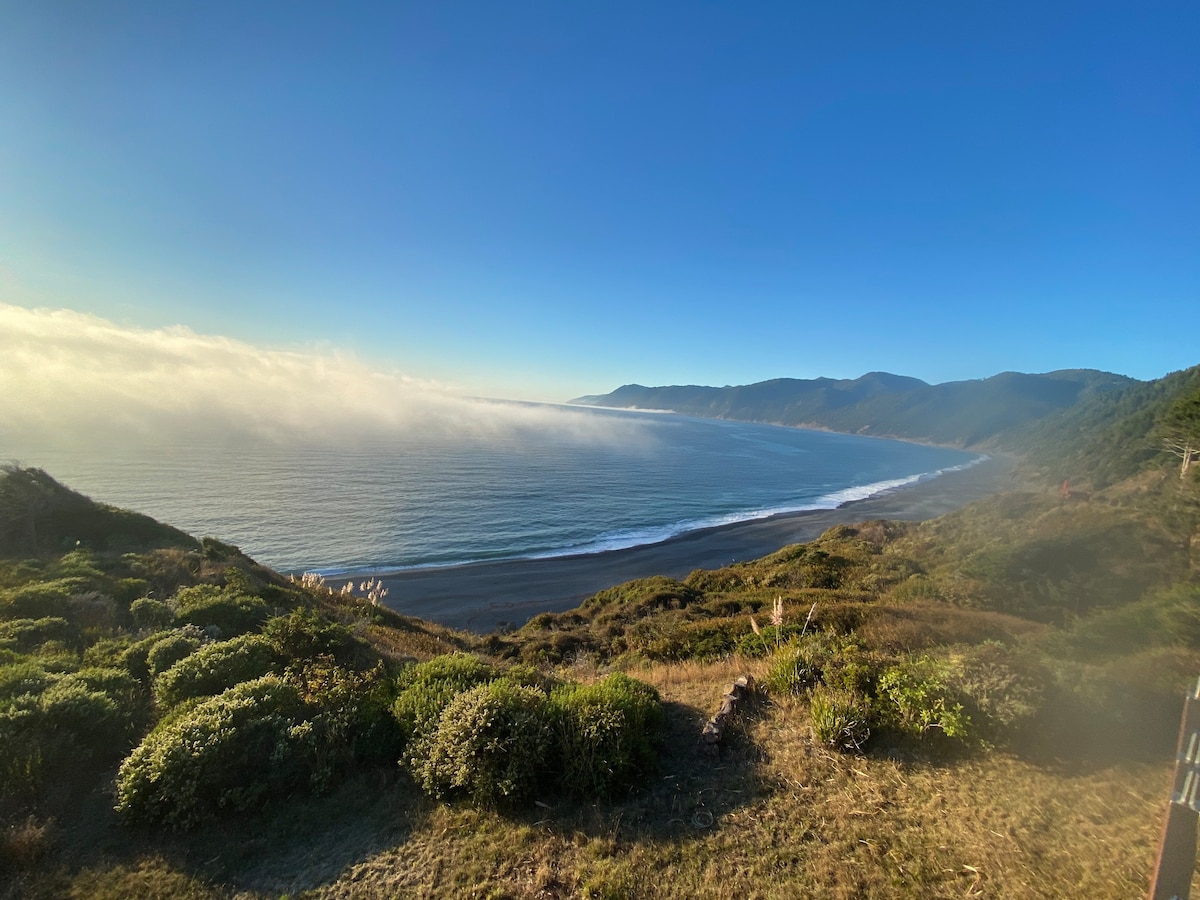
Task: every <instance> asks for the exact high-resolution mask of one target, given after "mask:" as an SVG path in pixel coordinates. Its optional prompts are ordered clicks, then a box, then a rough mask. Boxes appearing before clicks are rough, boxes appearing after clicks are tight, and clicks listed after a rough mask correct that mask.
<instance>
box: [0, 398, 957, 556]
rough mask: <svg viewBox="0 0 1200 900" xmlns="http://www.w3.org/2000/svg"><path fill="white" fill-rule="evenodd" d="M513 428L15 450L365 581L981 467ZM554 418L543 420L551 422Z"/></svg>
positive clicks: (588, 422) (18, 455) (574, 419)
mask: <svg viewBox="0 0 1200 900" xmlns="http://www.w3.org/2000/svg"><path fill="white" fill-rule="evenodd" d="M513 407H514V409H516V408H518V407H519V408H520V409H521V412H522V415H521V416H520V417H519V419H518V420H515V421H514V423H513V424H512V426H511V427H505V426H503V425H497V424H496V422H494V421H493V422H491V423H489V425H488V427H487V428H473V427H470V425H469V423H464V424H461V425H455V426H451V427H447V426H445V425H444V424H443V425H442V426H440V427H437V428H431V429H428V430H425V429H422V428H418V427H413V428H407V429H397V430H396V431H394V432H393V433H390V434H383V435H379V434H377V435H374V436H354V435H347V436H345V437H341V438H339V437H337V436H328V435H326V436H322V437H320V438H319V439H318V438H315V437H314V438H312V439H307V438H303V437H297V438H294V439H288V440H280V439H274V440H270V439H265V438H263V439H256V440H249V439H242V440H239V441H236V442H232V441H228V440H216V439H214V440H212V441H205V440H188V441H178V440H176V441H168V440H157V441H152V440H142V441H137V442H132V443H131V444H130V445H128V446H124V447H116V446H110V445H103V446H97V447H93V448H90V449H88V450H86V451H84V450H79V449H62V448H60V449H45V448H42V449H38V448H20V447H16V446H12V445H10V446H2V445H0V458H3V459H4V460H5V461H9V462H18V463H20V464H21V465H27V466H37V467H40V468H43V469H45V470H46V471H47V472H49V473H50V474H51V475H52V476H53V477H55V478H56V479H58V480H59V481H60V482H62V483H63V484H65V485H67V486H68V487H71V488H73V489H75V490H77V491H80V492H81V493H83V494H86V495H88V496H89V497H91V498H92V499H94V500H97V501H100V502H104V503H109V504H113V505H115V506H120V507H123V508H127V509H133V510H136V511H138V512H141V513H145V514H147V515H150V516H153V517H154V518H156V519H159V520H161V521H163V522H166V523H169V524H171V525H174V526H176V527H178V528H181V529H183V530H184V531H187V532H189V533H191V534H194V535H196V536H198V537H199V536H212V537H216V538H219V539H220V540H222V541H226V542H228V543H232V544H236V545H237V546H238V547H240V548H241V549H242V550H243V551H244V552H246V553H248V554H249V555H250V556H252V557H254V558H255V559H257V560H258V561H259V562H262V563H265V564H267V565H270V566H272V567H274V568H276V569H279V570H280V571H283V572H293V573H298V572H302V571H318V572H321V573H323V574H326V575H338V574H359V573H365V572H370V571H388V570H397V569H407V568H414V567H432V566H448V565H455V564H460V563H467V562H478V561H490V560H502V559H528V558H538V557H553V556H569V555H574V554H581V553H595V552H601V551H604V550H615V549H620V548H626V547H634V546H639V545H642V544H652V543H656V542H659V541H662V540H665V539H667V538H670V537H673V536H676V535H680V534H683V533H685V532H688V531H691V530H694V529H700V528H707V527H711V526H716V525H722V524H729V523H734V522H739V521H745V520H748V519H756V518H763V517H767V516H772V515H776V514H780V513H786V512H796V511H801V510H810V509H824V508H832V507H836V506H838V505H840V504H842V503H844V502H847V501H850V500H856V499H862V498H865V497H868V496H872V495H874V494H877V493H880V492H883V491H886V490H890V489H894V488H897V487H900V486H903V485H907V484H911V483H913V482H915V481H918V480H921V479H925V478H931V477H936V476H937V475H938V474H939V473H942V472H944V471H947V470H950V469H955V468H961V467H963V466H967V465H971V464H972V463H973V462H975V461H977V460H978V459H979V457H978V456H977V455H975V454H971V453H966V452H963V451H958V450H952V449H945V448H938V447H928V446H923V445H919V444H913V443H907V442H902V441H893V440H885V439H879V438H867V437H859V436H852V435H842V434H832V433H827V432H818V431H808V430H803V429H797V428H786V427H781V426H772V425H755V424H747V423H740V422H729V421H718V420H710V419H697V418H691V417H686V416H679V415H673V414H664V413H650V412H631V411H617V410H605V409H590V408H583V407H570V408H566V407H546V409H545V414H544V415H542V412H541V411H540V409H539V407H538V405H533V404H519V405H518V404H514V405H513ZM539 417H540V418H539Z"/></svg>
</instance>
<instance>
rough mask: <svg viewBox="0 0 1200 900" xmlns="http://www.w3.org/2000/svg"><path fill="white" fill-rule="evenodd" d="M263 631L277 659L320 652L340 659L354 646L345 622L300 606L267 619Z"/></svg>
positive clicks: (308, 656) (300, 658) (298, 658)
mask: <svg viewBox="0 0 1200 900" xmlns="http://www.w3.org/2000/svg"><path fill="white" fill-rule="evenodd" d="M263 634H264V635H265V636H266V637H267V639H268V640H270V642H271V644H272V645H273V646H274V647H275V652H276V653H278V654H279V657H280V658H281V659H287V660H291V661H293V662H299V661H305V660H315V659H317V658H318V657H321V656H332V657H333V658H334V659H337V660H339V661H344V660H345V659H346V658H347V657H348V656H349V655H350V654H351V653H352V652H353V651H354V649H355V646H356V645H355V642H354V639H353V638H352V637H351V635H350V632H349V631H348V630H347V629H346V627H345V626H343V625H339V624H338V623H336V622H330V621H328V620H327V619H325V618H323V617H322V616H321V615H320V614H319V613H316V612H314V611H312V610H308V609H304V608H300V609H295V610H292V612H291V613H289V614H288V615H286V616H276V617H275V618H273V619H271V620H270V621H268V622H267V624H266V625H265V626H263Z"/></svg>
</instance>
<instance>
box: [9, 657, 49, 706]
mask: <svg viewBox="0 0 1200 900" xmlns="http://www.w3.org/2000/svg"><path fill="white" fill-rule="evenodd" d="M50 681H51V676H50V675H49V674H48V673H47V672H46V670H45V669H44V668H42V666H40V665H38V664H37V663H36V662H33V661H32V660H28V659H23V660H21V661H19V662H12V663H8V664H7V665H4V666H0V703H3V702H4V701H5V700H11V699H13V698H14V697H20V696H21V695H22V694H40V693H41V692H42V691H44V690H45V689H46V686H47V685H49V684H50Z"/></svg>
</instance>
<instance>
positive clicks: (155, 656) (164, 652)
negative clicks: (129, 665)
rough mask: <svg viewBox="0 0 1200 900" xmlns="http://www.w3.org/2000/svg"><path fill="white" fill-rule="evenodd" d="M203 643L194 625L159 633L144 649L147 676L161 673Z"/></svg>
mask: <svg viewBox="0 0 1200 900" xmlns="http://www.w3.org/2000/svg"><path fill="white" fill-rule="evenodd" d="M203 643H204V638H203V635H202V633H201V632H200V630H199V629H198V628H196V627H195V626H192V627H191V628H190V629H187V630H183V629H181V630H179V631H172V632H170V633H169V634H166V635H159V636H158V638H157V639H156V640H155V641H154V642H153V643H152V644H151V645H150V647H149V648H148V649H147V651H146V674H147V676H148V677H149V678H155V677H157V676H158V675H161V674H162V673H163V672H165V671H167V669H169V668H171V666H173V665H175V663H177V662H179V661H180V660H181V659H184V658H186V657H188V656H191V655H192V653H193V652H195V651H196V650H198V649H199V648H200V645H201V644H203Z"/></svg>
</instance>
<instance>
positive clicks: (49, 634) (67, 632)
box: [0, 616, 80, 653]
mask: <svg viewBox="0 0 1200 900" xmlns="http://www.w3.org/2000/svg"><path fill="white" fill-rule="evenodd" d="M51 641H56V642H58V643H60V644H62V645H64V646H67V647H78V646H79V645H80V637H79V629H77V628H76V627H75V626H74V625H72V624H71V623H70V622H68V621H67V620H66V619H63V618H60V617H58V616H46V617H44V618H41V619H10V620H9V621H7V622H0V648H3V649H10V650H16V651H18V652H19V653H28V652H30V651H31V650H33V649H34V648H35V647H39V646H41V645H42V644H46V643H49V642H51Z"/></svg>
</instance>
